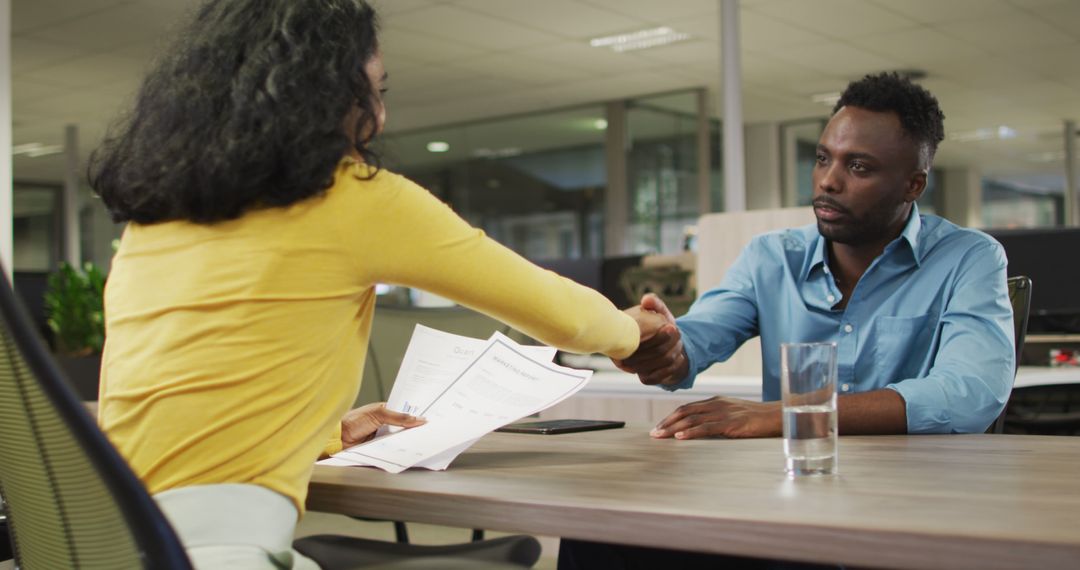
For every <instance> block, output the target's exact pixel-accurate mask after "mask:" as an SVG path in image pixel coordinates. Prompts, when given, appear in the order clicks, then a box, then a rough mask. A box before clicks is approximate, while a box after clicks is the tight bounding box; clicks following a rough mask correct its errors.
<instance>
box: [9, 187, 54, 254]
mask: <svg viewBox="0 0 1080 570" xmlns="http://www.w3.org/2000/svg"><path fill="white" fill-rule="evenodd" d="M13 190H14V191H13V193H12V220H11V222H12V227H11V230H12V240H13V243H12V245H13V249H14V260H13V264H14V267H13V268H12V270H13V271H52V269H53V268H54V267H56V264H57V262H58V260H59V258H60V192H61V188H60V187H59V186H55V185H36V184H23V183H16V184H15V185H14V188H13Z"/></svg>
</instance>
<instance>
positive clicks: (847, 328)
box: [844, 325, 855, 333]
mask: <svg viewBox="0 0 1080 570" xmlns="http://www.w3.org/2000/svg"><path fill="white" fill-rule="evenodd" d="M853 330H855V327H853V326H851V325H844V332H846V333H849V332H851V331H853Z"/></svg>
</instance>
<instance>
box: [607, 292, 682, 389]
mask: <svg viewBox="0 0 1080 570" xmlns="http://www.w3.org/2000/svg"><path fill="white" fill-rule="evenodd" d="M626 313H627V314H628V315H630V316H631V317H633V318H634V320H635V321H636V322H637V324H638V328H639V329H640V330H641V340H640V344H638V349H637V351H635V352H634V354H632V355H630V356H629V357H627V358H625V359H623V360H616V359H612V362H614V363H615V366H617V367H618V368H619V369H620V370H622V371H623V372H629V373H631V374H637V376H638V379H640V380H641V383H642V384H649V385H656V384H662V385H673V384H678V383H679V382H680V381H681V380H682V379H683V378H686V375H687V373H688V372H689V362H688V361H687V359H686V352H685V351H684V350H683V343H682V336H681V335H680V334H679V329H678V328H677V327H676V326H675V317H674V315H672V314H671V311H670V310H668V308H667V305H665V304H664V302H663V301H661V300H660V297H657V296H656V295H654V294H652V293H649V294H646V295H645V296H644V297H642V298H641V304H640V305H637V306H636V307H631V308H629V309H627V310H626Z"/></svg>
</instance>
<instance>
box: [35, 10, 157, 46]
mask: <svg viewBox="0 0 1080 570" xmlns="http://www.w3.org/2000/svg"><path fill="white" fill-rule="evenodd" d="M172 13H173V12H172V11H170V12H168V13H166V14H162V12H161V11H160V10H158V9H156V7H155V6H152V5H147V4H141V3H127V4H120V5H117V6H115V7H113V8H111V9H107V10H100V11H96V12H92V13H89V14H86V15H83V16H79V17H77V18H72V19H66V20H63V21H62V22H61V23H58V24H55V25H49V26H47V27H41V28H35V29H33V30H31V31H29V32H26V33H25V34H21V35H25V36H26V37H29V38H33V39H43V40H50V41H53V42H56V43H59V44H64V45H69V46H72V47H73V48H77V49H79V50H83V51H84V52H86V51H89V52H98V51H106V50H109V49H113V48H116V47H119V46H122V45H125V44H131V43H136V42H139V43H152V42H153V41H154V40H156V39H157V38H158V37H160V36H161V35H162V34H163V33H164V32H165V31H166V30H167V29H168V28H169V27H170V26H172V25H173V24H174V21H173V20H172V18H171V14H172Z"/></svg>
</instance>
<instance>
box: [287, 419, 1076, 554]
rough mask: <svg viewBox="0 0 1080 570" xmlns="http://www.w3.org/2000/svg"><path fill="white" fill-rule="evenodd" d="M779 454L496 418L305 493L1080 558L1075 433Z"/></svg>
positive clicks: (315, 483)
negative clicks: (525, 426)
mask: <svg viewBox="0 0 1080 570" xmlns="http://www.w3.org/2000/svg"><path fill="white" fill-rule="evenodd" d="M781 465H782V451H781V440H779V439H758V440H699V441H674V440H652V439H650V438H649V437H648V436H647V428H646V427H645V426H632V427H628V428H626V429H621V430H611V431H600V432H591V433H579V434H569V435H559V436H537V435H520V434H491V435H489V436H487V437H485V438H484V439H482V440H481V441H480V442H478V443H477V444H476V445H475V446H474V447H472V448H471V449H470V450H469V451H467V452H466V453H464V454H463V455H461V456H460V457H459V458H458V459H457V460H456V461H455V462H454V463H453V465H451V467H450V469H449V470H448V471H445V472H429V471H424V470H411V471H407V472H405V473H402V474H400V475H390V474H388V473H384V472H382V471H377V470H374V469H369V468H349V467H345V468H341V467H322V466H317V467H316V468H315V474H314V478H313V479H312V483H311V488H310V496H309V498H308V508H310V509H312V510H317V511H329V512H337V513H345V514H351V515H361V516H367V517H376V518H384V519H398V520H408V521H420V522H428V523H434V524H447V525H454V526H463V527H475V528H489V529H496V530H505V531H515V532H527V533H533V534H546V535H553V536H563V537H571V538H579V539H588V540H598V541H608V542H617V543H625V544H638V545H646V546H659V547H666V548H678V549H685V550H697V551H704V552H715V553H728V554H738V555H747V556H759V557H771V558H782V559H791V560H804V561H815V562H830V563H840V564H848V565H855V566H869V567H889V568H911V567H917V568H960V567H962V568H1066V567H1067V568H1077V567H1080V438H1066V437H1037V436H1015V435H942V436H878V437H856V436H852V437H842V438H841V440H840V471H841V474H840V475H838V476H834V477H826V478H816V479H800V480H789V479H787V478H786V477H785V476H784V475H783V473H782V471H781Z"/></svg>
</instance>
